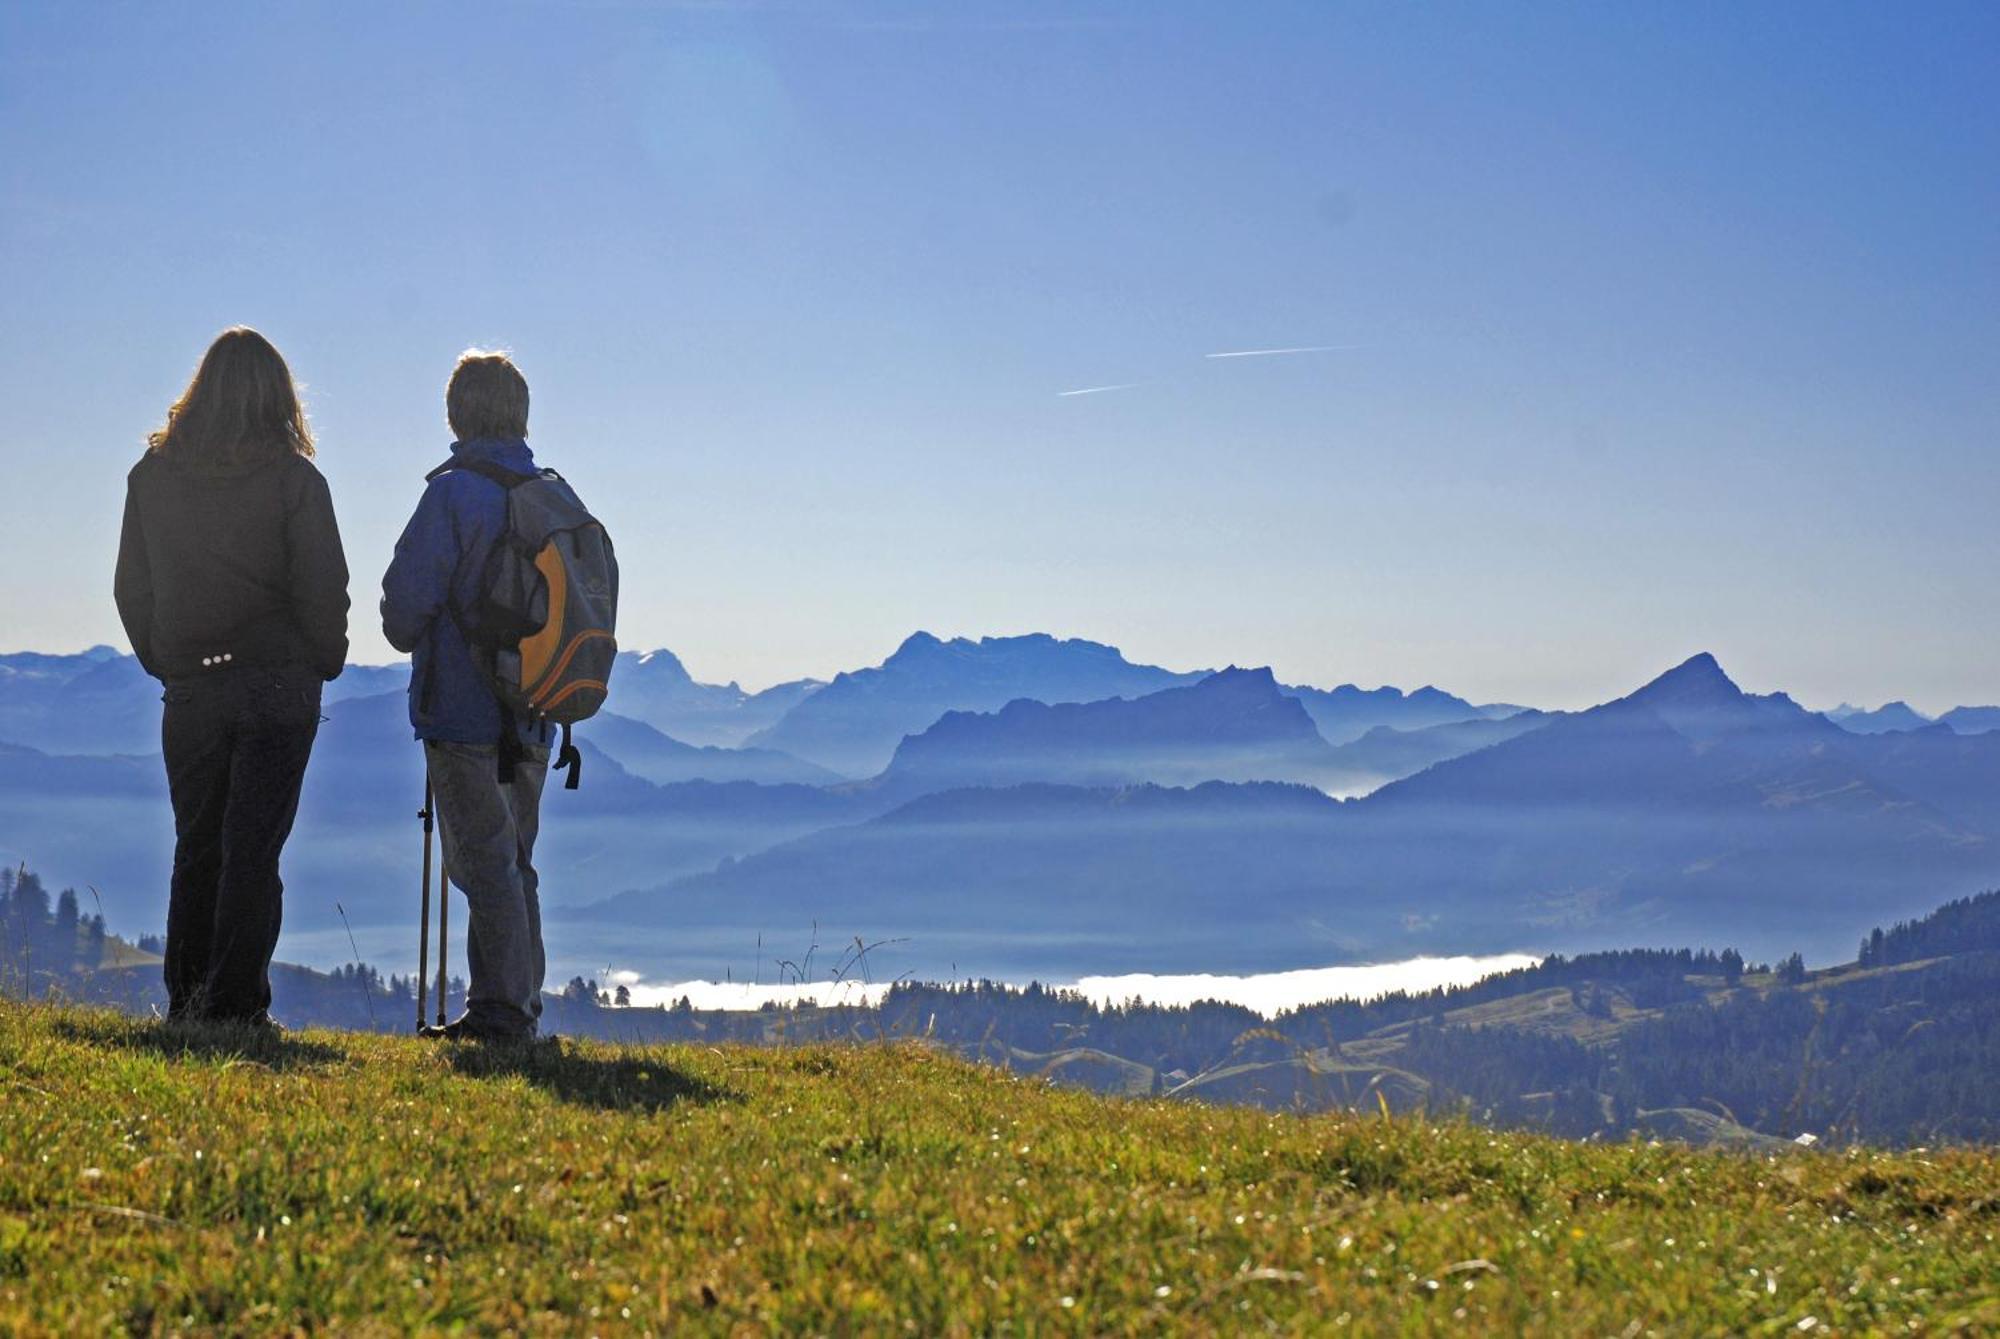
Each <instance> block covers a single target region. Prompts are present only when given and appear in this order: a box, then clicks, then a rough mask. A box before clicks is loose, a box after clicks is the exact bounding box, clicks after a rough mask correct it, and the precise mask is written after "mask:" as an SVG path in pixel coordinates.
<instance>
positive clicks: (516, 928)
mask: <svg viewBox="0 0 2000 1339" xmlns="http://www.w3.org/2000/svg"><path fill="white" fill-rule="evenodd" d="M526 752H527V756H526V757H525V758H523V759H522V760H521V761H520V762H519V763H517V764H515V767H514V781H513V784H511V785H502V784H501V782H500V776H499V766H498V759H497V758H496V756H495V749H494V747H493V746H492V745H491V744H448V743H443V742H440V741H437V740H427V741H425V743H424V757H425V760H426V762H428V763H429V765H430V773H431V795H432V801H433V803H434V804H435V805H436V807H437V815H438V824H439V828H440V830H441V832H442V834H443V837H444V867H445V872H446V873H447V874H448V875H450V877H451V881H452V882H453V883H455V884H457V885H458V886H459V887H460V888H461V889H463V890H464V892H465V901H466V905H467V909H468V915H467V917H466V932H465V940H466V944H465V956H466V960H467V962H468V963H469V964H470V967H471V976H470V984H469V986H468V987H467V990H466V999H465V1016H466V1019H467V1023H468V1026H470V1027H471V1028H472V1029H473V1030H474V1031H476V1032H482V1033H488V1034H491V1035H495V1036H531V1035H533V1034H534V1031H535V1026H536V1023H537V1021H538V1020H539V1019H540V1018H541V1016H542V977H543V974H544V972H545V971H546V968H547V962H546V959H545V957H544V955H543V952H542V904H541V897H540V895H539V894H540V881H539V879H538V878H537V877H536V875H535V865H534V859H535V834H536V832H537V830H538V829H539V828H540V826H541V809H542V782H543V781H544V780H545V779H546V778H547V776H548V769H549V751H548V750H547V749H546V748H529V749H528V750H527V751H526Z"/></svg>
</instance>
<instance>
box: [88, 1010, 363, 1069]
mask: <svg viewBox="0 0 2000 1339" xmlns="http://www.w3.org/2000/svg"><path fill="white" fill-rule="evenodd" d="M55 1031H56V1032H57V1034H58V1035H60V1036H63V1037H66V1038H68V1039H69V1040H71V1041H76V1042H82V1043H84V1044H86V1045H90V1046H116V1047H120V1048H122V1049H124V1050H128V1051H143V1052H146V1053H148V1054H151V1055H157V1056H160V1057H162V1058H163V1059H167V1060H245V1061H248V1062H250V1063H251V1064H256V1065H262V1066H264V1067H265V1068H266V1069H301V1068H308V1067H312V1066H320V1065H333V1064H341V1063H345V1062H346V1061H347V1059H348V1056H347V1054H346V1053H345V1052H343V1051H342V1050H341V1049H340V1048H339V1047H336V1046H329V1045H327V1044H326V1043H325V1042H320V1041H306V1040H303V1039H301V1038H298V1037H294V1036H292V1035H291V1034H289V1033H276V1032H271V1031H268V1030H266V1029H264V1028H254V1027H245V1026H242V1025H241V1024H235V1023H161V1022H156V1021H153V1020H149V1019H134V1018H116V1017H106V1018H102V1019H97V1018H92V1019H61V1020H58V1021H57V1022H56V1024H55Z"/></svg>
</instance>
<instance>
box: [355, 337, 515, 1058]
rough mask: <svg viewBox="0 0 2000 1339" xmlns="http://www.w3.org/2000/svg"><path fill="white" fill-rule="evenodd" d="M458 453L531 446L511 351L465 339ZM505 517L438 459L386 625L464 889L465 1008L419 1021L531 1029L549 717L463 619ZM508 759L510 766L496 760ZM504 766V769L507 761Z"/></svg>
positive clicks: (467, 1033) (457, 402)
mask: <svg viewBox="0 0 2000 1339" xmlns="http://www.w3.org/2000/svg"><path fill="white" fill-rule="evenodd" d="M445 417H446V419H447V420H448V421H449V423H450V425H451V431H452V435H453V436H454V437H455V438H456V439H457V440H456V441H454V442H453V443H452V446H451V451H452V461H453V462H454V463H472V462H486V463H490V464H493V465H498V466H500V467H502V468H503V469H506V470H509V471H512V472H514V473H517V474H532V473H534V471H535V470H536V469H537V468H538V467H537V466H536V464H535V458H534V454H533V453H532V452H530V451H529V450H528V442H527V436H528V383H527V380H526V379H525V378H524V377H522V375H521V373H520V370H519V369H518V368H516V367H515V366H514V364H513V362H512V361H511V360H510V359H509V358H508V357H507V356H506V355H505V354H499V353H483V352H480V351H478V350H472V351H468V352H467V353H465V354H464V355H463V356H461V357H460V358H459V360H458V366H457V367H456V368H455V369H454V370H453V372H452V375H451V381H450V384H449V385H448V386H447V388H446V391H445ZM506 526H507V495H506V491H505V489H504V488H502V486H501V485H500V484H499V483H497V482H495V481H494V480H492V479H490V478H488V477H486V476H485V475H483V474H480V473H477V472H475V471H474V470H472V469H466V468H456V469H447V470H445V471H443V472H441V473H440V472H433V476H432V478H431V481H430V483H429V484H428V486H426V488H425V489H424V495H423V497H422V498H421V499H420V500H419V501H418V503H417V509H416V512H415V514H414V515H412V516H411V517H410V522H409V524H408V525H407V526H406V527H405V528H404V530H403V534H402V538H400V539H399V540H397V541H396V554H395V558H394V560H393V561H392V562H391V563H390V564H389V570H388V572H387V573H386V574H385V575H384V576H383V578H382V632H383V635H384V636H385V637H387V638H388V640H389V643H390V645H392V646H394V647H395V648H396V649H397V650H399V651H406V652H409V653H410V656H411V674H410V724H411V726H412V727H413V728H414V729H415V731H416V736H417V738H418V739H420V740H422V741H423V744H424V760H425V764H426V766H427V767H428V769H429V772H430V780H431V802H432V805H433V807H434V809H435V811H436V813H437V816H438V820H439V824H440V826H441V829H442V833H443V838H444V858H445V869H446V871H447V872H448V873H449V874H450V877H451V881H452V882H453V883H456V884H457V885H458V886H459V887H460V888H461V889H463V890H464V892H465V898H466V904H467V908H468V912H469V914H468V916H467V926H466V958H467V961H468V964H469V969H470V981H469V982H468V987H467V992H466V1004H465V1012H464V1014H463V1015H462V1016H461V1017H459V1018H458V1019H456V1020H454V1021H452V1022H450V1023H447V1024H445V1025H443V1026H441V1027H430V1028H425V1029H423V1031H424V1033H425V1035H428V1036H436V1037H443V1038H448V1039H467V1040H482V1041H504V1040H525V1039H528V1038H532V1037H533V1036H534V1035H535V1031H536V1027H537V1025H538V1022H539V1020H540V1018H541V1012H542V980H543V976H544V973H545V971H546V958H545V955H544V952H543V948H542V917H541V900H540V896H539V879H538V877H537V875H536V873H535V866H534V854H535V835H536V832H537V830H538V828H539V826H540V814H541V798H542V785H543V782H544V780H545V779H546V778H547V775H548V761H549V741H548V738H547V727H546V726H538V725H529V724H527V723H526V722H524V721H523V722H516V721H513V720H511V719H510V718H508V717H507V716H506V714H505V713H503V712H502V710H501V707H500V702H499V699H498V698H496V697H495V696H494V692H493V689H492V687H491V682H490V679H489V678H488V674H487V672H486V671H485V670H483V669H481V668H480V666H479V665H478V663H476V661H475V659H474V658H475V656H477V655H479V654H480V652H478V651H477V650H475V649H474V648H473V647H472V646H471V645H470V644H469V643H468V642H467V640H466V637H465V633H464V627H465V625H466V623H468V622H470V621H471V614H472V611H473V610H475V609H476V608H477V607H478V600H479V595H480V584H481V575H482V573H483V571H484V569H485V566H486V558H487V555H488V554H490V553H491V551H492V548H493V545H494V544H495V543H496V542H498V540H499V539H500V537H501V535H502V533H503V532H504V531H505V529H506ZM503 759H504V760H505V761H506V762H509V763H511V764H512V765H511V766H503V765H502V764H503ZM503 774H504V775H503Z"/></svg>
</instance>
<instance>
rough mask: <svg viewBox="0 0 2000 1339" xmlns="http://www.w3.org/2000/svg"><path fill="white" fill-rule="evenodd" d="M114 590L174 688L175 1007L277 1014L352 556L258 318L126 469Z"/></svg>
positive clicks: (170, 926)
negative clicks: (288, 842)
mask: <svg viewBox="0 0 2000 1339" xmlns="http://www.w3.org/2000/svg"><path fill="white" fill-rule="evenodd" d="M115 594H116V597H117V601H118V614H119V617H120V618H121V619H122V620H123V621H124V624H125V634H126V636H127V637H129V638H130V639H131V642H132V650H133V652H134V653H135V654H136V655H137V656H138V658H139V663H140V664H141V665H143V666H144V667H145V669H146V672H147V673H148V674H151V675H152V676H153V677H154V678H156V679H158V680H159V681H160V682H161V684H162V685H163V686H164V688H165V693H164V696H163V698H162V700H163V701H164V702H165V704H166V707H165V711H164V713H163V715H162V719H161V727H160V736H161V739H160V742H161V751H162V753H163V754H164V755H165V760H166V770H167V789H168V792H169V794H170V796H171V798H172V801H173V807H174V864H173V879H172V884H171V889H170V893H169V900H168V904H167V954H166V969H165V970H166V983H167V1016H168V1018H169V1019H172V1020H188V1021H194V1020H211V1021H218V1022H236V1023H247V1024H252V1025H257V1026H267V1027H274V1026H275V1024H273V1023H272V1021H271V1016H270V1012H269V1011H270V1005H271V979H270V967H271V954H272V952H273V950H275V949H276V947H277V943H278V927H279V923H280V920H281V911H282V903H283V894H284V884H283V882H282V881H281V880H280V879H279V877H278V858H279V855H280V853H281V852H282V851H283V850H284V845H285V839H286V838H287V837H288V836H290V835H291V830H292V820H293V818H294V816H295V815H296V814H297V812H298V804H299V789H300V786H301V784H302V783H303V782H304V779H305V770H306V761H307V759H308V758H309V757H310V756H311V754H312V746H313V740H314V738H315V736H316V735H317V734H318V732H319V708H320V691H321V688H322V686H323V685H324V684H325V682H326V681H327V680H329V679H332V678H335V677H337V676H338V675H339V673H340V671H341V666H342V665H343V664H344V663H345V662H346V659H347V607H348V600H347V559H346V556H345V554H344V553H343V552H342V551H341V546H340V531H339V528H338V527H337V526H336V525H335V523H334V516H333V499H332V497H331V495H330V494H329V493H328V491H327V486H326V480H325V479H324V478H322V477H321V475H320V472H319V471H318V470H317V469H316V468H314V466H313V438H312V432H311V429H310V428H309V427H308V426H307V424H306V416H305V411H304V409H303V408H302V407H301V405H300V403H299V393H298V388H297V387H296V386H295V385H294V384H293V382H292V373H291V369H290V368H289V367H287V366H286V365H285V360H284V357H283V355H281V354H280V353H279V352H278V350H277V349H276V348H274V347H273V346H272V344H271V342H270V341H269V340H267V339H265V338H264V337H263V336H262V335H260V334H258V333H257V332H256V331H255V330H251V329H249V328H248V327H246V326H237V327H234V328H232V329H229V330H225V331H223V332H222V334H220V335H218V336H217V337H216V340H215V342H214V343H213V344H211V345H210V346H209V349H208V353H207V354H206V356H204V357H203V358H202V360H201V366H200V368H199V369H197V370H196V372H195V374H194V379H193V380H192V381H190V382H189V383H188V386H187V390H186V391H185V392H183V393H182V395H181V397H180V399H178V400H176V401H175V402H174V405H173V407H172V408H171V409H169V410H168V411H167V421H166V425H165V426H164V427H162V428H160V429H159V430H158V431H157V432H154V433H153V434H151V436H150V437H149V438H148V439H147V450H146V453H145V455H143V456H142V457H141V458H140V460H139V463H138V464H137V465H135V466H133V467H132V472H131V474H130V475H129V476H127V478H126V486H125V522H124V530H123V533H122V535H121V536H120V539H119V544H118V571H117V579H116V583H115Z"/></svg>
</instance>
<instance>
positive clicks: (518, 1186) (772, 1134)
mask: <svg viewBox="0 0 2000 1339" xmlns="http://www.w3.org/2000/svg"><path fill="white" fill-rule="evenodd" d="M0 1115H4V1119H0V1332H13V1331H17V1330H28V1331H43V1330H56V1331H66V1332H95V1331H102V1330H107V1329H111V1328H129V1329H131V1330H134V1331H137V1332H147V1331H160V1330H169V1329H176V1330H178V1329H195V1330H204V1329H228V1330H231V1331H247V1332H263V1331H271V1330H288V1329H291V1328H294V1327H329V1326H330V1327H335V1328H339V1329H341V1330H342V1331H344V1332H350V1333H353V1332H360V1333H369V1332H381V1333H396V1332H402V1331H405V1330H408V1329H412V1328H426V1327H428V1328H447V1327H453V1326H465V1327H470V1328H477V1329H488V1328H496V1327H519V1328H526V1329H534V1330H549V1331H559V1332H569V1331H574V1332H578V1333H591V1332H599V1333H614V1332H620V1331H633V1332H638V1331H645V1330H666V1329H668V1328H686V1329H690V1330H694V1331H697V1332H699V1331H703V1330H707V1331H731V1330H740V1329H746V1328H747V1329H752V1330H757V1329H764V1328H773V1327H781V1328H783V1329H785V1330H787V1331H791V1332H802V1331H803V1332H812V1331H836V1332H840V1331H858V1330H869V1331H878V1330H879V1331H886V1330H890V1329H892V1328H894V1327H895V1324H902V1325H903V1326H904V1327H905V1328H907V1329H908V1330H910V1331H911V1332H916V1333H925V1334H948V1333H966V1332H992V1331H997V1330H1001V1329H1005V1328H1010V1327H1011V1328H1014V1329H1017V1330H1047V1331H1052V1332H1077V1333H1098V1332H1105V1331H1112V1332H1118V1331H1137V1330H1157V1329H1159V1328H1161V1327H1162V1326H1165V1325H1183V1326H1190V1327H1201V1328H1207V1329H1226V1330H1244V1329H1253V1328H1261V1327H1264V1326H1267V1325H1268V1326H1271V1327H1275V1328H1280V1329H1285V1330H1292V1331H1296V1330H1299V1329H1307V1328H1310V1329H1318V1330H1328V1331H1330V1330H1333V1329H1335V1328H1336V1327H1339V1326H1341V1325H1343V1324H1352V1325H1354V1326H1356V1327H1359V1328H1362V1329H1363V1330H1364V1331H1369V1332H1381V1331H1384V1330H1395V1331H1398V1332H1405V1333H1422V1332H1429V1331H1432V1330H1437V1331H1447V1330H1449V1331H1453V1332H1466V1331H1471V1332H1484V1333H1507V1332H1555V1333H1591V1334H1612V1333H1635V1334H1636V1333H1640V1332H1643V1331H1645V1330H1647V1329H1654V1330H1672V1331H1674V1332H1680V1333H1686V1332H1735V1333H1776V1332H1786V1333H1797V1332H1799V1331H1800V1330H1802V1329H1813V1328H1817V1329H1821V1330H1822V1331H1824V1330H1828V1329H1831V1330H1834V1331H1838V1332H1844V1333H1852V1332H1861V1331H1869V1330H1876V1329H1880V1330H1884V1331H1886V1330H1889V1329H1900V1328H1902V1327H1903V1326H1904V1325H1905V1324H1907V1323H1910V1322H1919V1321H1920V1322H1924V1323H1926V1324H1927V1325H1928V1326H1930V1327H1935V1328H1940V1329H1949V1328H1952V1327H1958V1328H1961V1329H1965V1330H1968V1331H1972V1330H1984V1331H1987V1332H1991V1330H1992V1329H1993V1328H1994V1327H2000V1283H1996V1280H2000V1246H1996V1243H1995V1233H1996V1231H2000V1156H1995V1155H1994V1154H1991V1153H1986V1152H1974V1151H1946V1152H1936V1153H1923V1152H1917V1153H1910V1154H1898V1155H1889V1154H1875V1153H1864V1152H1852V1153H1841V1154H1837V1155H1832V1154H1821V1153H1812V1152H1805V1151H1791V1150H1787V1151H1786V1152H1784V1153H1782V1154H1778V1155H1775V1156H1750V1155H1744V1154H1734V1155H1732V1154H1722V1153H1707V1152H1696V1151H1692V1150H1690V1149H1688V1148H1686V1147H1684V1146H1680V1145H1675V1144H1665V1145H1658V1146H1652V1145H1647V1144H1642V1143H1633V1144H1625V1145H1611V1146H1605V1145H1591V1144H1572V1143H1563V1142H1560V1141H1556V1140H1552V1139H1546V1138H1541V1137H1536V1136H1528V1135H1509V1134H1496V1133H1493V1132H1490V1131H1487V1130H1483V1129H1479V1128H1476V1127H1472V1126H1467V1125H1458V1124H1449V1125H1439V1124H1429V1123H1425V1122H1423V1121H1421V1120H1418V1119H1414V1118H1401V1117H1399V1118H1396V1119H1393V1120H1389V1119H1384V1118H1382V1117H1381V1116H1379V1115H1377V1116H1356V1115H1340V1114H1336V1115H1323V1116H1312V1117H1298V1116H1290V1115H1275V1114H1272V1113H1268V1112H1260V1111H1255V1110H1247V1109H1222V1108H1212V1107H1206V1106H1201V1105H1191V1104H1187V1103H1177V1102H1166V1101H1158V1100H1110V1099H1105V1098H1102V1097H1098V1096H1095V1095H1092V1094H1089V1093H1085V1092H1079V1091H1073V1090H1063V1089H1054V1088H1050V1087H1048V1086H1046V1085H1045V1084H1042V1083H1037V1082H1031V1081H1026V1080H1022V1079H1019V1078H1016V1077H1012V1076H1010V1075H1008V1074H1006V1073H1004V1072H1002V1071H999V1070H997V1069H994V1068H990V1067H979V1066H974V1065H970V1064H967V1063H964V1062H962V1061H959V1060H956V1059H952V1058H949V1057H948V1056H945V1055H943V1054H940V1053H939V1052H937V1051H934V1050H931V1049H926V1048H924V1047H922V1046H919V1045H915V1044H902V1045H886V1046H883V1045H878V1046H850V1047H803V1048H798V1049H787V1050H770V1049H745V1048H738V1047H711V1046H699V1045H698V1046H678V1047H674V1046H670V1047H659V1048H648V1049H643V1050H638V1049H618V1048H612V1047H607V1046H601V1045H596V1044H589V1043H585V1044H576V1043H570V1042H564V1043H563V1044H561V1045H560V1046H559V1047H558V1046H553V1045H544V1046H542V1047H537V1048H534V1049H532V1050H529V1051H527V1052H515V1053H506V1052H501V1053H491V1052H482V1051H479V1050H476V1049H462V1050H454V1049H449V1048H446V1049H439V1048H437V1047H434V1046H429V1045H426V1044H422V1043H419V1042H416V1041H414V1040H403V1039H391V1038H383V1037H370V1036H361V1035H355V1034H346V1033H327V1032H304V1033H297V1034H293V1035H291V1036H289V1037H286V1038H284V1039H282V1040H272V1039H267V1038H260V1037H252V1036H245V1035H242V1034H238V1033H233V1032H229V1031H216V1032H193V1033H178V1034H176V1033H168V1032H166V1031H164V1030H163V1029H162V1028H161V1027H159V1026H158V1025H157V1024H152V1023H147V1022H140V1021H134V1020H131V1019H127V1018H124V1017H121V1016H117V1015H114V1014H110V1013H104V1012H93V1011H86V1010H72V1009H57V1008H51V1007H40V1006H37V1007H24V1006H18V1005H7V1006H0ZM1809 1320H1810V1321H1811V1325H1810V1326H1809V1325H1808V1324H1807V1322H1808V1321H1809ZM1628 1327H1635V1328H1628Z"/></svg>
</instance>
